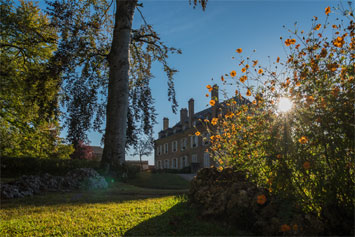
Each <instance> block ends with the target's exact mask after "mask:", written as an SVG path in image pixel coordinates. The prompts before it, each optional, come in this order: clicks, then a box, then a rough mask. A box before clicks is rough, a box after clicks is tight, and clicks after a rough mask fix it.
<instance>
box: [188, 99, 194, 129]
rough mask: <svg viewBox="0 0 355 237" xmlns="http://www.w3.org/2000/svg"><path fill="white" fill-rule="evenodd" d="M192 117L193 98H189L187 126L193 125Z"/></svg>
mask: <svg viewBox="0 0 355 237" xmlns="http://www.w3.org/2000/svg"><path fill="white" fill-rule="evenodd" d="M193 118H194V99H192V98H191V99H190V100H189V127H190V128H192V126H193Z"/></svg>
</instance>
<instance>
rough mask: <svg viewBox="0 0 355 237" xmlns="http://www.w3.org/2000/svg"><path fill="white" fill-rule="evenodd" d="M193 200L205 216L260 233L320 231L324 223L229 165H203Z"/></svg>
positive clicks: (191, 195) (193, 188)
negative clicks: (218, 169)
mask: <svg viewBox="0 0 355 237" xmlns="http://www.w3.org/2000/svg"><path fill="white" fill-rule="evenodd" d="M189 200H190V202H191V204H192V205H194V206H196V207H197V208H199V210H200V213H201V215H202V216H204V217H212V218H215V219H219V220H225V221H227V222H229V223H230V224H232V225H236V226H237V227H238V228H241V229H244V230H246V231H249V232H252V233H254V234H256V235H304V234H307V235H318V234H320V233H322V232H323V231H324V225H323V223H322V222H321V221H319V220H318V219H317V218H316V217H315V216H312V215H304V214H303V213H302V212H301V210H299V209H297V208H294V207H293V206H292V204H291V203H288V201H287V200H283V199H280V198H277V197H274V196H272V195H271V194H270V193H269V192H268V190H267V189H264V188H260V187H257V186H256V185H255V184H254V183H252V182H249V181H248V180H247V178H246V175H245V173H242V172H235V171H234V170H232V169H230V168H227V169H224V170H223V171H222V172H219V171H217V169H216V168H204V169H201V170H200V171H199V172H198V173H197V175H196V176H195V178H194V179H193V180H192V181H191V186H190V192H189Z"/></svg>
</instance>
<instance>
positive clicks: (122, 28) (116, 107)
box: [101, 0, 137, 172]
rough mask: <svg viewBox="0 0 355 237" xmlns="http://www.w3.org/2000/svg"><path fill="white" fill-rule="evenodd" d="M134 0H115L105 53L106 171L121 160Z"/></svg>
mask: <svg viewBox="0 0 355 237" xmlns="http://www.w3.org/2000/svg"><path fill="white" fill-rule="evenodd" d="M136 5H137V0H116V9H117V10H116V14H115V27H114V30H113V38H112V47H111V51H110V54H109V56H108V61H109V67H110V74H109V84H108V99H107V112H106V131H105V144H104V151H103V156H102V160H101V166H102V167H103V168H104V169H105V170H106V172H108V171H109V170H112V168H113V167H115V166H116V165H118V164H122V163H123V162H124V161H125V145H126V128H127V112H128V93H129V88H128V78H129V77H128V73H129V61H128V57H129V44H130V41H131V29H132V21H133V15H134V10H135V8H136Z"/></svg>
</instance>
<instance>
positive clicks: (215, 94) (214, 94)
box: [211, 84, 219, 104]
mask: <svg viewBox="0 0 355 237" xmlns="http://www.w3.org/2000/svg"><path fill="white" fill-rule="evenodd" d="M211 99H212V100H214V101H216V104H217V103H218V102H219V97H218V86H217V84H214V85H213V88H212V92H211Z"/></svg>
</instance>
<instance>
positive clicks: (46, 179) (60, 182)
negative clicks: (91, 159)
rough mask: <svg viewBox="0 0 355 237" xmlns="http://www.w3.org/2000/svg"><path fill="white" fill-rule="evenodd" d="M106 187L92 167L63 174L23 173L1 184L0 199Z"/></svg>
mask: <svg viewBox="0 0 355 237" xmlns="http://www.w3.org/2000/svg"><path fill="white" fill-rule="evenodd" d="M107 187H108V184H107V182H106V180H105V178H104V177H102V176H100V175H99V173H97V172H96V171H95V170H94V169H91V168H79V169H74V170H72V171H69V172H68V173H67V174H66V175H65V176H52V175H50V174H44V175H41V176H35V175H23V176H21V178H20V179H18V180H16V181H13V182H9V183H6V184H1V199H12V198H21V197H26V196H33V195H35V194H39V193H42V192H51V191H52V192H53V191H56V192H58V191H62V192H63V191H70V190H75V189H85V190H92V189H101V188H107Z"/></svg>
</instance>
